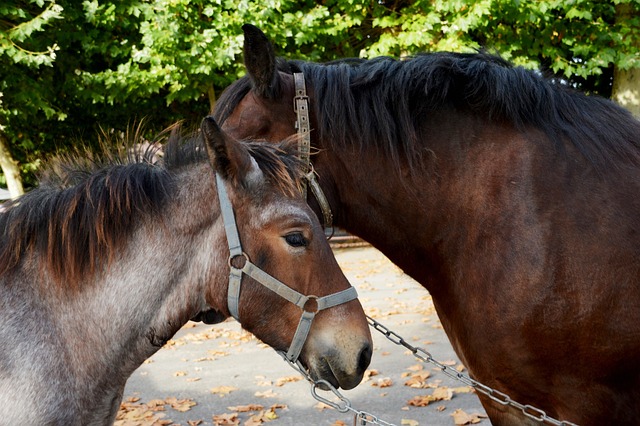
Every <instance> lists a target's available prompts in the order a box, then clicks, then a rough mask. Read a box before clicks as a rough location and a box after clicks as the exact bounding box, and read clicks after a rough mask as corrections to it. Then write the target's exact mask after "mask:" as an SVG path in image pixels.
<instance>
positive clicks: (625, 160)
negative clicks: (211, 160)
mask: <svg viewBox="0 0 640 426" xmlns="http://www.w3.org/2000/svg"><path fill="white" fill-rule="evenodd" d="M243 29H244V32H245V50H244V56H245V57H244V60H245V65H246V67H247V74H248V75H247V76H246V77H244V78H242V79H240V80H238V81H237V82H235V83H233V84H232V85H231V86H230V87H229V88H228V89H227V90H226V91H225V93H223V95H222V96H221V97H220V99H219V100H218V103H217V105H216V112H215V116H216V118H217V119H218V121H219V122H220V123H221V124H222V127H223V128H224V129H225V130H226V131H228V132H229V133H230V134H231V135H233V136H235V137H242V138H253V139H264V140H280V139H282V138H285V137H288V136H290V135H292V134H295V133H297V128H296V125H295V124H296V121H297V120H299V119H300V116H301V109H300V108H298V111H294V105H296V106H297V105H298V104H300V103H302V104H303V105H302V114H304V113H305V110H308V112H309V113H308V122H309V124H305V126H306V127H308V128H309V129H311V132H310V134H311V138H310V139H311V150H312V151H315V152H316V154H315V155H313V156H312V162H313V168H314V170H315V174H316V175H317V179H318V181H319V186H320V187H321V188H322V191H323V192H324V195H325V197H324V198H326V199H327V201H328V204H329V205H330V208H331V210H332V212H333V219H334V222H335V224H336V225H337V226H340V227H342V228H344V229H346V230H347V231H349V232H351V233H353V234H355V235H357V236H359V237H362V238H364V239H365V240H367V241H369V242H370V243H372V244H373V245H374V246H375V247H377V248H378V249H380V250H381V251H382V252H383V253H384V254H385V255H386V256H387V257H388V258H389V259H391V260H392V261H393V262H394V263H395V264H397V265H398V266H400V267H401V268H402V269H403V270H404V271H405V272H407V273H408V274H409V275H411V276H412V277H413V278H415V279H416V280H417V281H418V282H420V283H421V284H422V285H423V286H424V287H425V288H426V289H427V290H428V291H429V292H430V293H431V295H432V297H433V301H434V304H435V307H436V309H437V312H438V316H439V318H440V320H441V322H442V325H443V327H444V330H445V331H446V333H447V335H448V337H449V339H450V341H451V343H452V345H453V347H454V349H455V350H456V353H457V354H458V356H459V357H460V359H461V361H462V362H463V363H464V364H465V365H466V367H467V368H468V370H469V374H470V375H471V376H472V377H473V378H475V379H476V380H479V381H480V382H482V383H484V384H485V385H486V386H489V387H491V388H492V389H495V391H496V392H494V396H496V395H498V396H500V394H499V393H498V392H504V393H506V394H508V395H509V396H510V397H511V398H512V399H513V400H515V401H517V402H518V403H521V404H525V405H531V406H533V407H536V409H533V408H531V409H530V411H528V412H527V413H526V414H525V413H523V412H522V411H521V410H520V409H519V408H518V407H517V406H515V405H513V404H509V401H508V400H507V399H506V398H505V397H500V398H497V397H496V400H494V399H491V398H489V397H488V396H487V395H485V394H482V393H479V394H478V395H479V397H480V398H481V401H482V403H483V406H484V407H485V409H486V411H487V414H488V415H489V417H490V419H491V422H492V423H494V424H496V425H505V424H509V425H522V424H527V423H528V422H531V423H533V424H537V421H536V420H533V419H532V418H531V417H539V418H542V417H543V415H542V412H541V411H539V410H543V411H544V412H546V416H547V417H551V418H555V419H556V420H558V419H559V420H561V421H570V422H574V423H578V424H583V425H604V424H616V425H622V424H626V425H633V424H637V423H638V419H639V418H640V213H639V212H640V122H638V121H637V120H636V119H634V118H633V117H632V116H631V114H630V113H629V112H628V111H625V110H624V109H622V108H620V107H619V106H617V105H615V104H614V103H613V102H610V101H608V100H606V99H602V98H599V97H596V96H585V95H584V94H581V93H578V92H576V91H574V90H572V89H571V88H570V87H567V86H566V85H563V84H562V82H560V81H558V80H547V79H545V78H543V77H542V76H541V75H540V74H539V73H534V72H531V71H527V70H525V69H523V68H520V67H513V66H511V65H510V64H509V63H507V62H506V61H504V60H503V59H501V58H499V57H496V56H492V55H488V54H486V53H475V54H456V53H448V52H437V53H427V54H421V55H416V56H414V57H409V58H405V59H404V60H395V59H392V58H374V59H371V60H362V59H350V60H345V61H335V62H330V63H327V64H318V63H313V62H306V61H296V60H284V59H276V57H275V55H274V50H273V47H272V45H271V44H270V43H269V41H268V40H267V37H266V36H265V35H264V34H263V33H262V32H261V31H260V30H259V29H258V28H256V27H254V26H251V25H246V26H244V27H243ZM294 100H295V103H294ZM306 118H307V117H304V116H303V118H302V119H300V121H301V122H302V121H304V120H305V119H306ZM303 124H304V123H303ZM298 128H303V126H298ZM305 137H306V136H305ZM301 138H302V136H301ZM310 194H311V193H310ZM308 201H309V203H310V205H311V206H312V207H313V208H314V210H315V211H316V212H317V213H318V214H320V213H321V210H323V209H321V208H320V207H319V205H318V204H319V202H317V201H316V199H315V197H313V196H311V195H309V197H308Z"/></svg>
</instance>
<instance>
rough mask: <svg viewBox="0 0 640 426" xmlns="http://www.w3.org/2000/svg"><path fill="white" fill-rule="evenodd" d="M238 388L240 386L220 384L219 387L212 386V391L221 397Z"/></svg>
mask: <svg viewBox="0 0 640 426" xmlns="http://www.w3.org/2000/svg"><path fill="white" fill-rule="evenodd" d="M237 390H238V388H234V387H233V386H218V387H217V388H211V393H214V394H217V395H220V397H223V396H225V395H228V394H230V393H231V392H233V391H237Z"/></svg>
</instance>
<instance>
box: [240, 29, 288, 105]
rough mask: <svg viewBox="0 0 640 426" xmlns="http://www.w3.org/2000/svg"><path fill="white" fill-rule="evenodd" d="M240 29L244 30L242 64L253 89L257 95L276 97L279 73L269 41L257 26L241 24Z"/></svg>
mask: <svg viewBox="0 0 640 426" xmlns="http://www.w3.org/2000/svg"><path fill="white" fill-rule="evenodd" d="M242 31H244V66H245V67H246V68H247V74H248V75H249V78H250V79H251V82H252V83H253V90H254V91H255V92H256V93H257V94H258V95H259V96H262V97H265V98H270V99H273V98H277V97H278V91H279V82H278V79H279V75H278V71H277V70H276V55H275V53H274V50H273V46H272V45H271V42H269V40H268V39H267V36H266V35H264V33H263V32H262V31H261V30H260V29H259V28H258V27H255V26H253V25H250V24H245V25H243V26H242Z"/></svg>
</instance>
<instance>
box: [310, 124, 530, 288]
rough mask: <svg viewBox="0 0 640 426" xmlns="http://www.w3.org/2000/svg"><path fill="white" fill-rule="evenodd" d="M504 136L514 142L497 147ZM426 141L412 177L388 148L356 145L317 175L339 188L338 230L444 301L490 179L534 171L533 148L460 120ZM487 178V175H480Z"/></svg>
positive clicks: (429, 132)
mask: <svg viewBox="0 0 640 426" xmlns="http://www.w3.org/2000/svg"><path fill="white" fill-rule="evenodd" d="M498 130H499V131H500V132H501V135H502V137H504V138H506V137H510V138H512V139H513V143H511V144H501V145H500V146H499V147H498V146H496V145H495V144H494V143H493V142H494V141H496V140H500V139H499V137H500V134H496V131H498ZM419 135H421V136H420V137H422V138H424V140H423V141H421V142H422V143H423V146H424V147H425V149H424V151H425V153H426V154H425V157H424V158H423V160H424V161H423V162H422V163H420V164H418V165H416V167H415V169H414V170H413V171H410V170H409V168H408V167H407V166H406V165H402V164H401V165H400V166H398V165H397V163H396V162H395V161H392V160H391V159H390V158H389V157H388V156H387V155H385V154H384V152H382V150H381V149H376V148H373V147H370V148H364V149H360V148H359V147H358V145H357V144H356V143H355V142H354V143H353V145H352V146H346V147H345V146H342V147H339V146H335V147H331V149H324V150H322V152H321V154H319V157H320V155H323V154H324V155H325V157H324V159H323V160H324V161H323V163H322V165H318V166H317V167H316V169H317V170H318V173H320V174H321V177H322V173H327V174H328V175H329V176H327V181H332V182H334V183H333V186H329V185H327V186H329V187H330V188H331V189H332V191H333V194H332V195H331V197H332V205H333V206H334V209H335V210H336V211H335V215H336V224H337V226H340V227H343V228H345V229H346V230H347V231H349V232H351V233H353V234H355V235H358V236H360V237H362V238H364V239H365V240H367V241H368V242H370V243H371V244H372V245H374V246H375V247H376V248H378V249H379V250H380V251H382V252H383V253H384V254H385V255H386V256H387V257H388V258H389V259H390V260H391V261H393V262H394V263H395V264H397V265H398V266H400V267H401V268H402V269H403V270H404V271H405V272H406V273H407V274H409V275H410V276H411V277H413V278H414V279H415V280H417V281H418V282H420V283H421V284H422V285H424V286H425V287H426V288H427V289H428V290H429V291H430V292H431V293H432V294H433V295H434V296H435V297H437V296H438V295H440V292H443V291H449V285H450V284H451V280H452V274H451V271H452V269H454V267H453V266H451V265H454V264H455V262H457V260H458V258H459V256H461V255H463V254H464V250H463V249H462V248H461V247H460V246H459V243H460V242H461V241H462V238H459V236H458V235H456V233H457V232H465V230H467V229H469V228H471V229H475V230H477V229H481V228H482V224H480V223H473V221H474V220H482V218H483V213H480V214H477V215H472V217H469V212H470V211H471V210H469V209H482V208H483V207H482V204H477V205H475V206H474V205H473V203H471V201H472V200H474V199H476V198H477V197H480V199H482V197H483V196H484V195H483V193H484V192H486V191H487V190H489V188H490V187H489V186H487V182H488V180H487V179H486V178H487V177H491V178H493V177H496V176H497V177H500V176H502V177H504V175H505V172H504V170H506V169H510V170H513V171H515V172H516V173H520V171H524V170H527V167H529V166H528V165H527V161H529V160H527V157H528V156H530V154H531V152H530V150H529V148H528V147H527V146H530V145H531V144H526V143H524V142H523V139H522V135H519V134H517V132H515V131H514V130H513V129H510V128H502V127H500V126H494V125H487V124H485V123H483V122H480V121H479V120H478V119H475V118H473V117H464V116H453V115H451V116H446V115H443V116H440V117H433V118H432V119H431V120H429V121H426V120H425V123H424V124H423V128H422V129H420V132H419ZM472 140H474V142H473V143H471V142H470V141H472ZM427 147H428V149H426V148H427ZM321 148H322V147H321ZM501 150H502V151H504V152H501ZM320 158H322V157H320ZM504 161H508V162H511V167H506V166H505V164H504V163H503V162H504ZM518 163H522V167H521V168H520V167H518ZM480 171H482V173H485V174H486V176H484V177H480V176H478V173H480ZM521 174H523V173H521ZM518 179H519V182H522V180H521V179H520V178H519V177H518ZM505 180H507V181H508V179H506V178H505ZM470 203H471V204H470ZM455 224H457V225H455ZM454 228H455V229H454ZM449 266H451V268H449ZM445 268H449V269H445ZM442 297H446V294H442Z"/></svg>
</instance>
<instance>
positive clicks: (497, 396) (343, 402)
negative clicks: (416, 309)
mask: <svg viewBox="0 0 640 426" xmlns="http://www.w3.org/2000/svg"><path fill="white" fill-rule="evenodd" d="M367 321H368V322H369V325H370V326H371V327H373V328H374V329H375V330H376V331H378V332H380V333H381V334H382V335H384V336H385V337H386V338H387V339H388V340H389V341H391V342H392V343H395V344H396V345H398V346H403V347H405V348H406V349H409V350H410V351H411V353H412V354H413V356H415V357H416V358H418V359H419V360H421V361H423V362H426V363H429V364H433V365H435V366H436V367H438V368H439V369H440V371H442V372H443V373H444V374H446V375H447V376H449V377H451V378H453V379H455V380H457V381H459V382H462V383H464V384H466V385H467V386H471V387H472V388H474V389H475V390H476V391H477V392H480V393H483V394H484V395H486V396H488V397H489V398H491V399H492V400H493V401H495V402H497V403H498V404H501V405H504V406H509V405H510V406H512V407H515V408H517V409H519V410H520V411H522V414H524V415H525V416H526V417H528V418H530V419H533V420H535V421H538V422H540V423H546V424H550V425H554V426H578V425H576V424H575V423H571V422H569V421H564V420H557V419H555V418H553V417H551V416H549V415H547V413H546V412H544V410H541V409H539V408H536V407H534V406H532V405H529V404H521V403H519V402H517V401H514V400H512V399H511V397H509V395H507V394H505V393H504V392H500V391H499V390H497V389H493V388H491V387H489V386H487V385H485V384H482V383H480V382H478V381H477V380H474V379H472V378H471V377H469V376H467V375H466V374H462V373H460V372H459V371H457V370H456V369H454V368H451V367H449V366H448V365H445V364H443V363H441V362H440V361H438V360H436V359H435V358H433V356H432V355H431V354H430V353H429V352H428V351H426V350H424V349H423V348H420V347H416V346H413V345H411V344H410V343H408V342H407V341H406V340H405V339H404V338H403V337H402V336H401V335H399V334H398V333H396V332H395V331H392V330H390V329H389V328H387V327H385V326H384V325H382V324H381V323H379V322H378V321H376V320H374V319H373V318H371V317H370V316H368V315H367ZM278 353H279V354H280V356H282V358H283V359H284V360H285V361H286V362H287V363H288V364H289V365H291V367H293V368H294V369H295V370H296V371H298V372H299V373H300V374H302V376H303V377H304V378H305V379H307V381H308V382H309V383H311V396H313V398H315V399H316V400H317V401H320V402H322V403H323V404H327V405H328V406H330V407H332V408H334V409H336V410H338V411H339V412H341V413H346V412H349V411H351V412H353V413H354V415H355V417H354V422H353V424H354V425H355V426H365V425H367V424H373V425H382V426H395V425H394V424H392V423H387V422H385V421H384V420H381V419H379V418H378V417H376V416H374V415H373V414H371V413H367V412H366V411H361V410H356V409H355V408H353V407H352V406H351V401H349V399H348V398H347V397H345V396H344V395H342V394H341V393H340V392H339V391H338V390H337V389H336V388H335V387H334V386H333V385H332V384H331V383H329V382H327V381H326V380H318V381H315V380H313V379H312V378H311V376H310V375H309V373H307V371H306V369H305V368H304V366H303V365H302V364H301V363H300V361H296V362H295V363H293V362H291V361H289V360H288V359H287V357H286V354H285V353H284V352H280V351H278ZM320 385H324V386H326V387H327V388H328V389H329V391H330V392H331V393H333V394H334V395H335V396H336V397H337V398H338V399H339V402H334V401H331V400H329V399H327V398H324V397H322V396H320V395H319V394H318V393H317V389H318V387H319V386H320Z"/></svg>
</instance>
